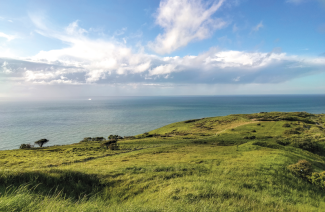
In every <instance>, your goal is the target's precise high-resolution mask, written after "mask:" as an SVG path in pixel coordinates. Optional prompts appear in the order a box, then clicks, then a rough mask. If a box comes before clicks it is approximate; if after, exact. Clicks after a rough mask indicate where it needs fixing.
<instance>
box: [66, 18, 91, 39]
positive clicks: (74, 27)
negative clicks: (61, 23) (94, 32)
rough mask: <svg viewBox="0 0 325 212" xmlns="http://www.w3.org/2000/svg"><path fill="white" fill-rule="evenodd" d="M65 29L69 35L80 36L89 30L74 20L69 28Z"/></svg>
mask: <svg viewBox="0 0 325 212" xmlns="http://www.w3.org/2000/svg"><path fill="white" fill-rule="evenodd" d="M65 31H66V32H67V34H68V35H74V36H80V35H83V34H84V33H87V30H85V29H82V28H80V27H79V26H78V21H74V22H72V23H71V24H69V26H68V27H67V28H65Z"/></svg>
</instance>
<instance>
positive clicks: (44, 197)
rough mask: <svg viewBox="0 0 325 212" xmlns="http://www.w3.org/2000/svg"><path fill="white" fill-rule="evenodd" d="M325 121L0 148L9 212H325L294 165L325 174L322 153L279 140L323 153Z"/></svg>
mask: <svg viewBox="0 0 325 212" xmlns="http://www.w3.org/2000/svg"><path fill="white" fill-rule="evenodd" d="M324 118H325V116H324V115H311V114H307V113H277V112H275V113H266V114H249V115H230V116H225V117H214V118H205V119H200V120H195V121H190V122H187V121H185V122H178V123H174V124H170V125H167V126H165V127H162V128H159V129H156V130H153V131H151V132H149V133H148V134H143V135H138V136H136V137H137V139H133V140H129V139H124V140H120V141H119V142H118V143H119V146H120V150H114V151H112V150H105V149H103V148H101V147H100V142H82V143H78V144H73V145H65V146H54V147H46V148H35V149H29V150H8V151H0V211H322V210H323V208H324V206H325V202H324V197H325V192H324V191H323V190H321V189H319V188H318V187H316V186H314V185H312V184H310V183H309V182H308V181H307V180H305V179H302V178H299V177H297V176H295V175H293V174H292V173H291V172H290V171H289V170H288V169H287V167H288V165H291V164H294V163H297V162H298V160H301V159H305V160H308V161H309V162H311V163H312V165H313V168H314V170H315V171H318V172H321V171H324V170H325V161H324V160H325V157H324V155H323V153H322V152H315V153H313V152H310V151H306V150H304V149H301V148H297V147H295V146H294V144H293V143H290V144H288V145H285V146H284V145H280V144H279V143H278V142H277V141H278V140H285V139H287V140H288V141H291V142H292V141H293V140H295V139H296V140H297V139H304V138H312V139H313V141H315V142H317V144H318V145H319V146H320V148H322V147H323V146H324V141H325V140H324V138H325V131H324V129H321V128H320V127H322V126H323V125H322V123H320V124H321V125H320V126H319V125H316V123H315V122H317V121H318V120H325V119H324ZM261 119H267V121H263V120H261ZM286 119H289V120H286ZM318 122H319V121H318ZM284 123H289V124H290V127H289V128H285V127H282V126H283V125H284ZM304 126H305V128H303V131H301V133H300V134H297V135H286V134H284V132H285V131H286V130H288V129H293V128H297V127H304ZM253 131H256V132H253ZM158 134H159V135H158ZM165 134H167V136H166V135H165ZM165 136H166V137H165ZM249 136H255V137H256V138H255V139H245V138H244V137H249Z"/></svg>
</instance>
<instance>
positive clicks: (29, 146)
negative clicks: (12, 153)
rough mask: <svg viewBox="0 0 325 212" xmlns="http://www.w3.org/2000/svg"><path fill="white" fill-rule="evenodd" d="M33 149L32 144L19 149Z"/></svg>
mask: <svg viewBox="0 0 325 212" xmlns="http://www.w3.org/2000/svg"><path fill="white" fill-rule="evenodd" d="M31 148H32V145H30V144H21V145H20V147H19V149H31Z"/></svg>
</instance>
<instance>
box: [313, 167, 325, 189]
mask: <svg viewBox="0 0 325 212" xmlns="http://www.w3.org/2000/svg"><path fill="white" fill-rule="evenodd" d="M310 182H311V183H312V184H314V185H316V186H317V187H319V188H321V189H323V190H324V189H325V171H324V172H321V173H318V172H313V174H312V175H311V177H310Z"/></svg>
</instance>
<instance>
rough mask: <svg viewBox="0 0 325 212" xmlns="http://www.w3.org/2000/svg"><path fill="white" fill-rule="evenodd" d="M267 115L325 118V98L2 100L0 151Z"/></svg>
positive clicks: (0, 103)
mask: <svg viewBox="0 0 325 212" xmlns="http://www.w3.org/2000/svg"><path fill="white" fill-rule="evenodd" d="M262 111H265V112H270V111H283V112H291V111H306V112H310V113H325V95H269V96H209V97H96V98H92V100H88V99H87V98H84V99H74V100H64V101H26V102H1V101H0V150H5V149H17V148H19V146H20V144H22V143H31V144H32V143H34V142H35V141H37V140H39V139H41V138H47V139H49V140H50V142H49V143H48V145H56V144H71V143H76V142H79V141H80V140H82V139H83V138H84V137H95V136H103V137H107V136H108V135H110V134H118V135H121V136H126V135H136V134H140V133H144V132H146V131H150V130H153V129H156V128H158V127H162V126H164V125H167V124H170V123H173V122H178V121H183V120H188V119H196V118H203V117H212V116H225V115H229V114H239V113H257V112H262Z"/></svg>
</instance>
